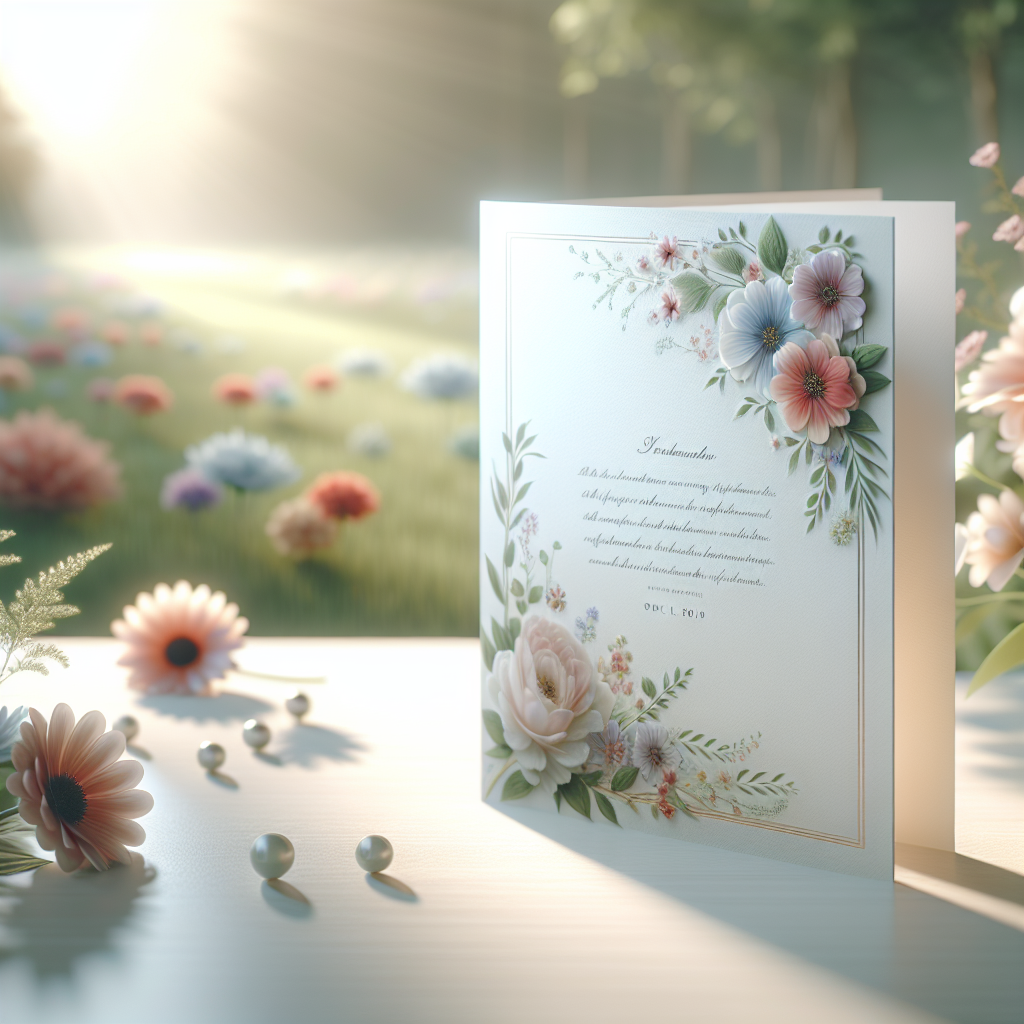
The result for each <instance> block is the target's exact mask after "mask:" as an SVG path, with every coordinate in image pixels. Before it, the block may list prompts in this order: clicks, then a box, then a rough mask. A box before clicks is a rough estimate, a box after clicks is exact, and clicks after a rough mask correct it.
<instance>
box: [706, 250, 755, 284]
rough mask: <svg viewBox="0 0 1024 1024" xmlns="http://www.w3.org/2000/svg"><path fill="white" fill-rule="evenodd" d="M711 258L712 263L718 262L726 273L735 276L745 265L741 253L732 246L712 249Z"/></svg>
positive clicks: (737, 275)
mask: <svg viewBox="0 0 1024 1024" xmlns="http://www.w3.org/2000/svg"><path fill="white" fill-rule="evenodd" d="M711 260H712V262H713V263H716V264H718V266H720V267H721V268H722V269H723V270H724V271H725V272H726V273H728V274H735V275H736V277H739V276H740V275H741V274H742V273H743V269H744V267H746V265H747V261H746V260H745V259H744V258H743V254H742V253H741V252H740V251H739V249H734V248H733V247H732V246H728V247H727V248H723V249H712V250H711Z"/></svg>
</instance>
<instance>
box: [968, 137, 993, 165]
mask: <svg viewBox="0 0 1024 1024" xmlns="http://www.w3.org/2000/svg"><path fill="white" fill-rule="evenodd" d="M968 162H969V163H970V165H971V166H972V167H995V165H996V164H997V163H999V143H998V142H986V143H985V145H984V146H980V147H979V148H978V149H976V150H975V151H974V153H973V154H972V155H971V158H970V160H969V161H968Z"/></svg>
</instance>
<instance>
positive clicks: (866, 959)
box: [492, 804, 1024, 1021]
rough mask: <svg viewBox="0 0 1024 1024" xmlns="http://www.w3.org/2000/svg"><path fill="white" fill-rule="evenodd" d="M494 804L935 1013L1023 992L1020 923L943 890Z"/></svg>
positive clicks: (991, 1016) (948, 1013) (616, 867)
mask: <svg viewBox="0 0 1024 1024" xmlns="http://www.w3.org/2000/svg"><path fill="white" fill-rule="evenodd" d="M492 808H493V810H495V811H498V812H500V813H502V814H505V815H506V816H508V817H509V818H512V819H514V820H515V821H518V822H519V823H520V824H522V825H524V826H526V827H527V828H530V829H532V830H534V831H536V832H539V833H541V834H542V835H545V836H547V837H548V838H550V839H552V840H554V841H555V842H557V843H559V844H560V845H562V846H565V847H567V848H568V849H571V850H574V851H575V852H577V853H579V854H581V855H582V856H584V857H587V858H588V859H590V860H593V861H595V862H597V863H599V864H603V865H604V866H606V867H608V868H610V869H612V870H613V871H616V872H619V873H621V874H623V875H626V876H628V877H630V878H633V879H634V880H636V881H638V882H640V883H642V884H644V885H646V886H649V887H650V888H652V889H655V890H657V891H659V892H662V893H664V894H665V895H666V896H669V897H671V898H673V899H675V900H679V901H680V902H682V903H685V904H686V905H687V906H689V907H692V908H693V909H694V910H697V911H699V912H700V913H703V914H706V915H708V916H709V917H713V918H715V919H716V920H718V921H720V922H722V923H723V924H726V925H728V926H731V927H733V928H736V929H739V930H740V931H743V932H745V933H746V934H748V935H750V936H752V937H754V938H756V939H759V940H760V941H762V942H765V943H768V944H770V945H772V946H774V947H776V948H778V949H780V950H782V951H784V952H786V953H789V954H791V955H794V956H797V957H799V958H801V959H802V960H804V961H806V962H808V963H810V964H814V965H816V966H817V967H820V968H823V969H825V970H828V971H831V972H833V973H834V974H837V975H840V976H842V977H845V978H847V979H849V980H850V981H852V982H854V983H856V984H860V985H863V986H865V987H866V988H869V989H873V990H875V991H876V992H879V993H882V994H884V995H886V996H888V997H890V998H893V999H898V1000H901V1001H903V1002H905V1003H907V1004H910V1005H913V1006H916V1007H918V1008H920V1009H922V1010H925V1011H926V1012H929V1013H932V1014H934V1015H935V1016H937V1017H938V1018H940V1019H942V1020H952V1021H975V1020H977V1021H982V1020H984V1021H989V1020H991V1021H996V1020H1003V1019H1007V1020H1010V1019H1014V1017H1013V1014H1014V1013H1018V1012H1019V1008H1020V1006H1021V1005H1022V1004H1024V974H1022V972H1021V970H1020V965H1021V964H1022V963H1024V932H1020V931H1017V930H1015V929H1013V928H1010V927H1008V926H1006V925H1003V924H1000V923H998V922H996V921H993V920H990V919H989V918H986V917H982V916H980V915H978V914H974V913H972V912H971V911H968V910H964V909H962V908H961V907H958V906H954V905H953V904H951V903H947V902H945V901H944V900H940V899H937V898H935V897H932V896H928V895H925V894H924V893H922V892H918V891H916V890H914V889H910V888H907V887H905V886H902V885H898V884H895V883H893V882H886V881H875V880H872V879H866V878H857V877H854V876H852V875H841V874H835V873H832V872H829V871H822V870H817V869H814V868H806V867H801V866H799V865H794V864H787V863H783V862H781V861H773V860H768V859H765V858H761V857H755V856H752V855H748V854H742V853H734V852H732V851H729V850H721V849H717V848H715V847H710V846H703V845H700V844H698V843H688V842H684V841H679V840H676V839H671V838H668V837H663V836H652V835H647V834H644V833H641V832H633V831H626V830H624V829H616V828H613V827H611V826H608V825H605V823H604V822H587V821H584V820H583V819H582V818H580V817H578V816H576V815H575V812H573V811H568V812H566V811H563V812H562V813H560V814H554V813H545V812H543V811H540V810H536V809H534V808H527V807H516V806H514V805H512V806H510V805H508V804H504V805H498V806H494V805H492ZM570 814H571V815H573V817H570ZM680 824H683V825H685V826H687V827H694V828H699V827H700V824H701V823H700V822H689V821H686V822H681V823H680ZM964 859H967V858H964ZM1007 874H1009V873H1007ZM980 1004H985V1005H984V1007H983V1008H982V1007H981V1006H980ZM1007 1014H1010V1015H1009V1016H1007Z"/></svg>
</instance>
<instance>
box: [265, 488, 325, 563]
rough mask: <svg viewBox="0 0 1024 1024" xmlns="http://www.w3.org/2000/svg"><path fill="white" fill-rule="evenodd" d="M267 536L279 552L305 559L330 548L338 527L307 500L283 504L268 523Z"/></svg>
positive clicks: (271, 514) (276, 509) (273, 513)
mask: <svg viewBox="0 0 1024 1024" xmlns="http://www.w3.org/2000/svg"><path fill="white" fill-rule="evenodd" d="M264 532H265V533H266V535H267V536H268V537H269V538H270V542H271V543H272V544H273V545H274V547H275V548H276V549H277V551H278V552H280V554H282V555H290V556H291V557H293V558H304V557H306V556H308V555H311V554H313V553H314V552H315V551H322V550H323V549H324V548H329V547H330V546H331V545H332V544H333V543H334V540H335V538H336V537H337V536H338V523H337V521H336V520H334V519H331V518H330V517H329V516H327V515H326V514H325V513H324V511H323V509H321V508H320V506H319V505H314V504H313V503H312V502H311V501H308V500H307V499H306V498H293V499H292V500H291V501H282V502H281V504H280V505H278V506H277V507H276V508H275V509H274V511H273V512H271V513H270V518H269V519H268V520H267V525H266V526H265V527H264Z"/></svg>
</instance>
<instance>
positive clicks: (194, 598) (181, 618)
mask: <svg viewBox="0 0 1024 1024" xmlns="http://www.w3.org/2000/svg"><path fill="white" fill-rule="evenodd" d="M248 628H249V620H248V619H246V618H243V617H242V616H240V615H239V614H238V605H237V604H228V603H227V598H226V597H225V596H224V594H223V593H222V592H221V591H219V590H218V591H217V593H215V594H211V593H210V588H209V587H208V586H207V585H206V584H205V583H203V584H201V585H200V586H198V587H196V588H195V590H193V589H192V586H191V584H189V583H186V582H185V581H184V580H179V581H178V582H177V583H175V584H174V589H173V590H172V589H171V588H170V587H169V586H168V585H167V584H166V583H158V584H157V585H156V586H155V587H154V588H153V593H152V594H139V595H138V596H137V597H136V598H135V604H133V605H127V606H126V607H125V609H124V618H123V619H117V620H115V621H114V622H112V623H111V624H110V631H111V632H112V633H113V634H114V636H116V637H117V638H118V640H123V641H124V642H125V643H126V644H127V645H128V650H127V651H126V652H125V653H124V654H122V655H121V657H120V658H118V660H117V663H118V665H125V666H127V667H128V668H129V669H130V672H129V675H128V685H129V686H130V687H131V688H132V689H134V690H145V691H146V692H147V693H186V694H189V693H191V694H200V695H202V696H208V695H209V694H210V692H211V691H210V683H212V682H213V681H214V680H215V679H222V678H223V677H224V674H225V673H226V672H227V671H228V670H229V669H231V668H232V667H233V663H232V661H231V652H232V651H233V650H235V649H236V648H239V647H241V646H242V635H243V634H244V633H245V631H246V630H247V629H248Z"/></svg>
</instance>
